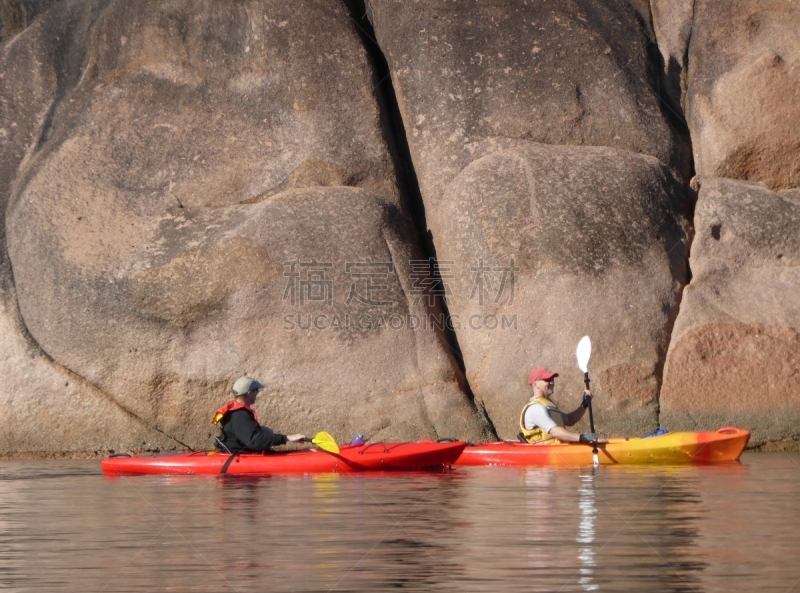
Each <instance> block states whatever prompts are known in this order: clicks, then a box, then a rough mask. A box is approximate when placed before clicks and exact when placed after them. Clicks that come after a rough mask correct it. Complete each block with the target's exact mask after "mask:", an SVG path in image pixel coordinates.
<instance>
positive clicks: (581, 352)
mask: <svg viewBox="0 0 800 593" xmlns="http://www.w3.org/2000/svg"><path fill="white" fill-rule="evenodd" d="M575 354H576V355H577V356H578V366H579V367H580V369H581V370H582V371H583V372H584V373H588V372H589V358H590V357H591V356H592V341H591V340H590V339H589V336H583V337H582V338H581V341H580V342H578V350H577V351H576V352H575Z"/></svg>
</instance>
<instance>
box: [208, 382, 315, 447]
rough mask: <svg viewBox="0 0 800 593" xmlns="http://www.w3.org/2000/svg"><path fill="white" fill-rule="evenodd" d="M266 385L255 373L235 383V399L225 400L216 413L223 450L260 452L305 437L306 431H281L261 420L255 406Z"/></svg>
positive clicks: (219, 444)
mask: <svg viewBox="0 0 800 593" xmlns="http://www.w3.org/2000/svg"><path fill="white" fill-rule="evenodd" d="M259 389H264V385H263V384H261V383H260V382H258V381H256V380H255V379H253V378H252V377H247V376H245V377H239V378H238V379H237V380H236V383H234V384H233V392H234V393H235V394H236V397H235V398H234V400H233V401H232V402H230V403H227V404H225V405H224V406H222V407H221V408H220V409H219V410H217V413H216V414H214V420H213V423H214V424H218V425H219V427H220V430H221V433H220V435H219V436H218V437H217V439H216V441H217V442H216V449H217V451H219V452H220V453H258V452H261V451H269V450H270V449H271V448H272V447H274V446H276V445H285V444H286V443H287V442H292V443H298V442H301V441H303V440H305V438H306V436H305V435H303V434H290V435H288V436H287V435H285V434H279V433H277V432H272V431H271V430H270V429H269V428H267V427H266V426H261V425H260V424H259V423H258V416H257V415H256V412H255V410H254V409H253V408H252V407H251V406H252V405H253V404H254V403H255V401H256V398H257V397H258V391H259Z"/></svg>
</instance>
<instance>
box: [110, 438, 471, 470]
mask: <svg viewBox="0 0 800 593" xmlns="http://www.w3.org/2000/svg"><path fill="white" fill-rule="evenodd" d="M466 445H467V443H466V442H464V441H456V442H448V443H436V442H433V441H415V442H407V443H400V442H398V443H395V442H386V443H382V442H376V443H364V444H361V445H344V446H342V447H341V448H340V450H339V453H332V452H328V451H319V450H314V449H306V450H301V451H271V452H263V453H240V454H235V455H231V454H230V453H219V452H217V451H195V452H188V453H172V454H157V455H149V456H132V457H122V456H116V457H109V458H106V459H104V460H103V461H102V462H101V464H100V465H101V467H102V470H103V473H104V474H106V475H148V474H150V475H152V474H172V475H180V474H183V475H187V474H203V475H210V474H220V473H224V474H226V475H259V474H262V475H263V474H273V473H281V474H291V473H295V474H305V473H326V472H337V473H353V472H364V471H397V470H415V469H427V468H441V467H444V466H449V465H452V464H453V463H454V462H455V460H456V459H457V458H458V456H459V455H460V454H461V452H462V451H463V450H464V447H466ZM223 469H224V471H223Z"/></svg>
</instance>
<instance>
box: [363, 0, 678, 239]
mask: <svg viewBox="0 0 800 593" xmlns="http://www.w3.org/2000/svg"><path fill="white" fill-rule="evenodd" d="M367 6H368V8H369V10H368V15H369V16H370V18H371V20H372V21H373V25H374V27H375V33H376V36H377V37H376V38H377V41H378V43H379V44H380V46H381V49H382V50H383V52H384V54H385V55H386V59H387V61H388V62H389V66H390V68H391V72H392V81H393V82H394V86H395V91H396V93H397V98H398V103H399V105H400V109H401V111H402V115H403V121H404V122H405V126H406V134H407V137H408V142H409V146H410V149H411V154H412V156H413V157H414V166H415V168H416V171H417V175H418V177H419V182H420V188H421V191H422V196H423V198H424V199H425V202H426V208H429V207H432V206H435V203H436V201H437V200H438V199H439V198H438V196H439V195H440V194H441V192H442V187H441V186H442V184H446V183H447V182H449V181H450V180H451V179H452V178H453V177H454V176H455V175H457V174H458V172H459V171H461V170H462V169H463V168H464V167H466V165H467V164H469V163H470V162H472V161H474V160H476V159H477V158H480V157H481V156H484V155H486V154H488V153H490V152H494V151H496V150H501V149H503V148H510V147H512V146H514V145H516V144H517V143H519V142H541V143H546V144H568V145H590V146H608V147H611V148H619V149H623V150H629V151H631V152H637V153H642V154H648V155H651V156H654V157H656V158H658V159H659V160H661V161H662V162H664V163H666V164H668V165H670V166H671V167H672V169H673V170H675V171H677V172H679V174H680V176H681V177H682V178H685V179H686V180H687V181H688V176H689V174H690V169H691V164H690V158H691V155H690V149H689V145H688V143H687V142H686V140H685V139H684V138H683V137H682V136H681V134H680V133H678V132H677V131H676V130H675V128H674V126H673V125H672V122H671V121H670V116H672V115H673V114H672V112H671V111H670V110H669V109H667V107H666V106H665V105H664V103H663V102H662V101H661V100H660V97H659V94H658V87H659V86H660V72H659V69H658V62H657V55H658V49H657V47H656V46H655V45H654V44H653V41H652V40H653V39H654V33H653V31H652V29H651V27H650V25H649V20H650V19H649V14H647V15H646V16H643V15H642V13H641V12H640V11H639V10H637V9H636V8H635V5H633V4H631V3H629V2H627V1H624V0H623V1H619V2H617V1H613V2H604V1H603V2H601V1H591V2H572V1H567V2H558V3H553V2H526V3H519V2H508V1H505V0H495V1H491V2H480V3H476V4H469V3H463V2H454V1H449V0H435V1H432V2H430V1H409V2H394V1H392V0H369V1H368V2H367ZM434 232H435V231H434Z"/></svg>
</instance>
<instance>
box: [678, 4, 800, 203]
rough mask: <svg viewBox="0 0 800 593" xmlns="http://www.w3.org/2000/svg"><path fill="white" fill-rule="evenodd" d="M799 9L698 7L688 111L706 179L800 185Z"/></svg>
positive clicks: (798, 6)
mask: <svg viewBox="0 0 800 593" xmlns="http://www.w3.org/2000/svg"><path fill="white" fill-rule="evenodd" d="M798 30H800V4H798V3H797V2H795V1H793V0H766V1H760V2H723V3H719V2H715V1H713V0H698V1H697V2H696V3H695V8H694V20H693V24H692V34H691V44H690V46H689V52H688V68H689V72H690V76H691V84H690V85H689V86H688V88H687V91H686V92H687V98H686V109H687V115H688V121H689V127H690V129H691V134H692V143H693V147H694V158H695V167H696V170H697V174H698V175H700V176H702V177H729V178H732V179H742V180H749V181H761V182H763V183H765V184H766V185H767V186H768V187H769V188H770V189H773V190H779V189H788V188H793V187H798V186H800V158H798V155H800V35H798V33H797V31H798Z"/></svg>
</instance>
